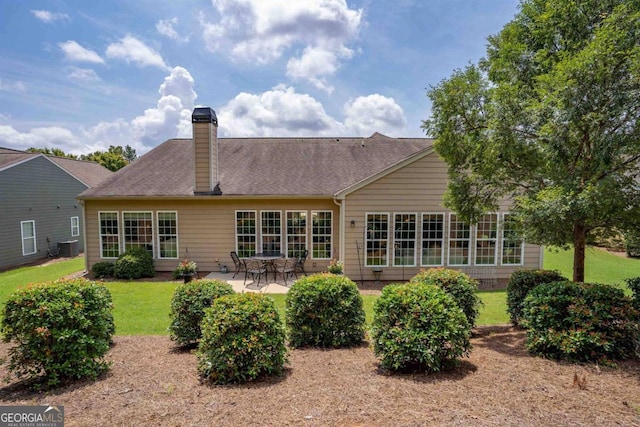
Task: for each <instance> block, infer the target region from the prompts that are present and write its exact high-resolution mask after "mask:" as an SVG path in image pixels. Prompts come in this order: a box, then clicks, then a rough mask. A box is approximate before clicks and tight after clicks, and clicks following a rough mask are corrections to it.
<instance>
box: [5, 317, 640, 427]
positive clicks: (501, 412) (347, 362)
mask: <svg viewBox="0 0 640 427" xmlns="http://www.w3.org/2000/svg"><path fill="white" fill-rule="evenodd" d="M524 339H525V334H524V332H523V331H521V330H519V329H515V328H512V327H509V326H502V327H483V328H479V329H477V330H476V335H475V337H474V338H473V345H474V349H473V351H472V353H471V356H470V357H469V358H468V359H464V360H463V362H462V364H461V366H460V367H459V368H458V369H456V370H455V371H450V372H443V373H436V374H405V375H391V374H389V373H388V372H384V371H382V370H381V369H380V368H379V366H378V363H377V360H376V359H375V357H374V355H373V351H372V350H371V348H369V347H368V346H366V345H363V346H362V347H358V348H355V349H347V350H317V349H303V350H293V351H291V353H290V357H289V363H288V364H287V369H286V372H285V374H284V375H283V376H281V377H277V378H270V379H266V380H263V381H259V382H255V383H250V384H245V385H234V386H211V385H207V384H201V383H200V381H199V379H198V376H197V373H196V358H195V355H194V354H193V352H192V351H189V350H181V349H178V348H176V347H175V346H174V344H173V343H172V342H171V341H170V340H169V338H167V337H163V336H135V337H129V336H122V337H116V338H115V345H114V346H113V348H112V349H111V351H110V352H109V354H108V360H110V361H111V362H112V368H111V371H110V372H109V373H108V374H107V375H105V376H104V378H101V379H99V380H98V381H95V382H91V381H84V382H79V383H75V384H71V385H69V386H66V387H63V388H61V389H58V390H55V391H51V392H49V393H35V392H32V391H29V389H27V388H26V387H25V386H24V385H23V384H19V383H15V382H14V383H9V384H8V385H5V386H4V387H3V388H0V402H1V403H2V404H3V405H26V404H38V403H42V404H54V405H64V409H65V425H67V426H87V425H92V426H98V425H104V426H107V425H108V426H131V425H180V426H206V425H216V426H245V425H260V426H283V425H294V426H423V425H454V426H455V425H460V426H467V425H484V426H510V425H518V426H542V425H544V426H549V425H562V426H569V425H571V426H579V425H589V426H596V425H597V426H607V425H610V426H614V425H624V426H640V361H637V360H636V361H631V362H623V363H620V364H619V366H618V368H616V369H613V368H604V367H602V368H599V367H597V366H595V365H573V364H569V363H564V362H554V361H550V360H545V359H541V358H537V357H532V356H529V355H528V354H527V352H526V351H525V349H524ZM7 349H8V345H7V344H2V345H0V357H3V356H5V355H6V352H7ZM4 374H6V367H5V366H0V376H4ZM576 375H577V376H578V378H579V379H580V380H582V378H583V377H585V378H586V383H585V384H584V385H586V388H585V389H581V387H579V386H578V385H577V384H574V376H576Z"/></svg>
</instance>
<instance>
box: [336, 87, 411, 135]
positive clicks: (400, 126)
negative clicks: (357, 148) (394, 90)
mask: <svg viewBox="0 0 640 427" xmlns="http://www.w3.org/2000/svg"><path fill="white" fill-rule="evenodd" d="M344 115H345V121H344V124H345V126H346V128H347V129H348V131H349V132H350V133H352V134H355V135H358V136H369V135H371V134H372V133H374V132H380V133H383V134H385V135H388V136H397V135H398V134H399V133H402V132H403V130H404V127H405V126H406V124H407V119H406V117H405V115H404V111H403V110H402V107H400V106H399V105H398V104H397V103H396V101H395V100H394V99H393V98H389V97H386V96H382V95H379V94H377V93H376V94H372V95H368V96H359V97H357V98H356V99H354V100H351V101H349V102H347V103H346V104H345V106H344Z"/></svg>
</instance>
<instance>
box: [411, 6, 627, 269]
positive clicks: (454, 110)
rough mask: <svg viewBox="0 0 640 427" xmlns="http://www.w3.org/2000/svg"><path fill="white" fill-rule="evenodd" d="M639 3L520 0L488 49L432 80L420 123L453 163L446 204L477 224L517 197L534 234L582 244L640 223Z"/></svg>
mask: <svg viewBox="0 0 640 427" xmlns="http://www.w3.org/2000/svg"><path fill="white" fill-rule="evenodd" d="M639 39H640V4H639V3H638V2H628V1H625V0H612V1H608V2H601V1H597V0H585V1H581V2H574V1H570V0H551V1H543V0H523V1H522V2H521V4H520V10H519V13H518V14H517V15H516V16H515V18H514V19H513V20H512V21H511V22H509V23H507V24H506V25H505V27H504V28H503V29H502V31H500V33H498V34H497V35H495V36H491V37H489V40H488V41H489V43H488V48H487V58H486V59H483V60H482V61H481V62H480V64H479V65H470V66H468V67H467V68H465V69H464V70H456V71H454V73H453V74H452V76H451V77H450V78H449V79H446V80H444V81H442V82H440V83H439V84H438V85H437V86H435V87H432V88H431V89H430V90H429V98H430V99H431V101H432V108H431V111H432V116H431V118H429V119H428V120H426V121H425V122H424V123H423V128H424V129H425V130H426V131H427V132H428V133H429V134H430V135H432V136H434V137H435V138H437V140H436V143H435V148H436V150H437V152H438V153H439V154H440V155H441V156H442V157H443V158H444V159H445V161H446V162H447V164H448V168H449V171H448V172H449V178H450V180H449V187H448V190H447V194H446V197H445V204H446V206H447V207H450V208H452V209H453V210H455V211H456V212H458V213H459V214H460V215H461V217H462V219H464V220H466V221H467V222H468V223H474V222H475V220H476V219H478V218H479V217H480V215H481V214H482V213H483V212H486V211H493V210H496V209H497V207H498V203H499V202H500V201H501V200H502V199H503V198H513V199H514V206H513V209H512V212H513V213H514V214H515V218H516V219H517V223H518V224H519V226H520V231H521V233H522V235H523V237H524V238H525V240H526V241H529V242H531V243H540V244H550V245H554V246H565V245H567V244H568V243H572V244H573V245H574V247H575V248H576V251H575V258H574V273H573V276H574V280H576V281H583V279H584V247H585V242H586V241H587V237H588V236H589V235H590V233H592V232H593V231H594V230H614V229H616V228H618V229H620V230H626V229H633V228H635V229H637V228H638V226H640V193H639V192H638V191H637V176H638V172H637V171H638V165H639V162H640V122H638V121H637V114H635V113H636V112H637V111H639V110H640V97H638V96H637V94H638V92H639V90H640V79H639V78H638V76H639V72H640V49H638V40H639Z"/></svg>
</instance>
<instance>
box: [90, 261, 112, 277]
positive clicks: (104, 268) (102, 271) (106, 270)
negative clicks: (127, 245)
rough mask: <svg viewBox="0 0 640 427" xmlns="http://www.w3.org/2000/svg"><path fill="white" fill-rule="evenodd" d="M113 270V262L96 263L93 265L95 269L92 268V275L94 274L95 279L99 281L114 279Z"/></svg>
mask: <svg viewBox="0 0 640 427" xmlns="http://www.w3.org/2000/svg"><path fill="white" fill-rule="evenodd" d="M113 268H114V264H113V263H112V262H109V261H102V262H96V263H95V264H93V267H91V273H93V277H95V278H97V279H102V278H105V277H113Z"/></svg>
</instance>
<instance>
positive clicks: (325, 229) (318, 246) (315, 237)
mask: <svg viewBox="0 0 640 427" xmlns="http://www.w3.org/2000/svg"><path fill="white" fill-rule="evenodd" d="M311 222H312V227H311V241H312V251H311V257H312V258H313V259H331V236H332V233H333V212H332V211H316V212H311Z"/></svg>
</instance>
